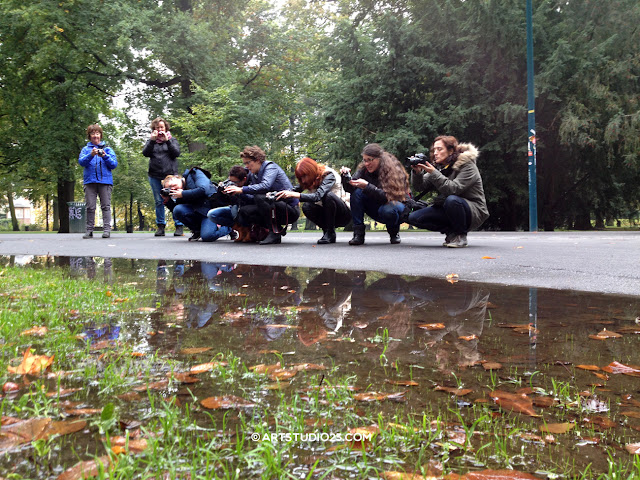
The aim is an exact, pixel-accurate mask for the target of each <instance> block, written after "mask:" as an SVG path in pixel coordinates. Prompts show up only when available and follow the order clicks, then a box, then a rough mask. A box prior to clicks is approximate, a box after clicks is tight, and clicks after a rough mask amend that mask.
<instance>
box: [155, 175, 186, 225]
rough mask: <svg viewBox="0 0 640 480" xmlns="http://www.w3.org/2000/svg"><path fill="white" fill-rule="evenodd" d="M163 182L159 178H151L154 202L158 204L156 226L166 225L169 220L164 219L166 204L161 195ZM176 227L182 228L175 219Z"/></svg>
mask: <svg viewBox="0 0 640 480" xmlns="http://www.w3.org/2000/svg"><path fill="white" fill-rule="evenodd" d="M161 181H162V180H160V179H158V178H153V177H149V185H151V191H152V192H153V200H154V202H155V204H156V224H158V225H165V224H166V223H167V220H166V219H165V218H164V202H163V201H162V195H160V190H162V183H160V182H161ZM173 221H174V223H175V224H176V227H178V226H181V225H182V223H180V222H179V221H178V220H176V219H175V218H174V219H173Z"/></svg>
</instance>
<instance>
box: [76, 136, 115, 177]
mask: <svg viewBox="0 0 640 480" xmlns="http://www.w3.org/2000/svg"><path fill="white" fill-rule="evenodd" d="M94 148H101V149H102V150H104V153H105V156H104V157H100V156H99V155H91V151H92V150H93V149H94ZM78 163H79V164H80V166H82V167H84V176H83V183H84V184H85V185H86V184H88V183H101V184H104V185H113V175H112V174H111V170H113V169H114V168H116V167H117V166H118V160H117V159H116V154H115V152H114V151H113V150H112V149H111V147H107V146H106V144H105V143H104V142H100V144H99V145H94V144H93V143H91V142H88V143H87V145H86V146H85V147H84V148H83V149H82V151H81V152H80V156H79V157H78Z"/></svg>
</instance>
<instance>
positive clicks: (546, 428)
mask: <svg viewBox="0 0 640 480" xmlns="http://www.w3.org/2000/svg"><path fill="white" fill-rule="evenodd" d="M575 426H576V424H575V423H547V424H546V425H542V426H541V427H540V431H541V432H544V433H555V434H560V433H567V432H568V431H569V430H571V429H572V428H573V427H575Z"/></svg>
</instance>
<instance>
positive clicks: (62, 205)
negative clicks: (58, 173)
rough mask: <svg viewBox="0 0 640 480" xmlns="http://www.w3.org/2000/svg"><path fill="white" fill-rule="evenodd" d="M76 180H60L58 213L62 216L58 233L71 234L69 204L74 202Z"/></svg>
mask: <svg viewBox="0 0 640 480" xmlns="http://www.w3.org/2000/svg"><path fill="white" fill-rule="evenodd" d="M75 185H76V181H75V180H66V179H64V178H59V179H58V212H59V214H60V228H59V229H58V233H69V210H68V206H67V202H73V189H74V188H75Z"/></svg>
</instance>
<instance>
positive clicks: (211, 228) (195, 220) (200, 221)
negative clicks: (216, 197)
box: [173, 203, 231, 242]
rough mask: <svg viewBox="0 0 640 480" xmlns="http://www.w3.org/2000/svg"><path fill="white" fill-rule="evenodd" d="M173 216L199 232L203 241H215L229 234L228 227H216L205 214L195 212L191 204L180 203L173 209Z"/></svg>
mask: <svg viewBox="0 0 640 480" xmlns="http://www.w3.org/2000/svg"><path fill="white" fill-rule="evenodd" d="M173 218H174V219H175V220H176V221H180V222H182V223H183V224H184V225H186V226H187V228H189V230H191V231H192V232H200V238H201V239H202V241H203V242H215V241H216V240H217V239H219V238H220V237H224V236H225V235H229V234H230V233H231V229H230V228H229V227H224V226H221V227H218V225H216V224H215V223H213V222H212V221H211V220H209V219H208V218H207V217H206V216H204V215H203V214H201V213H198V212H196V209H195V208H194V207H193V206H192V205H188V204H185V203H183V204H180V205H176V206H175V207H174V209H173Z"/></svg>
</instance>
